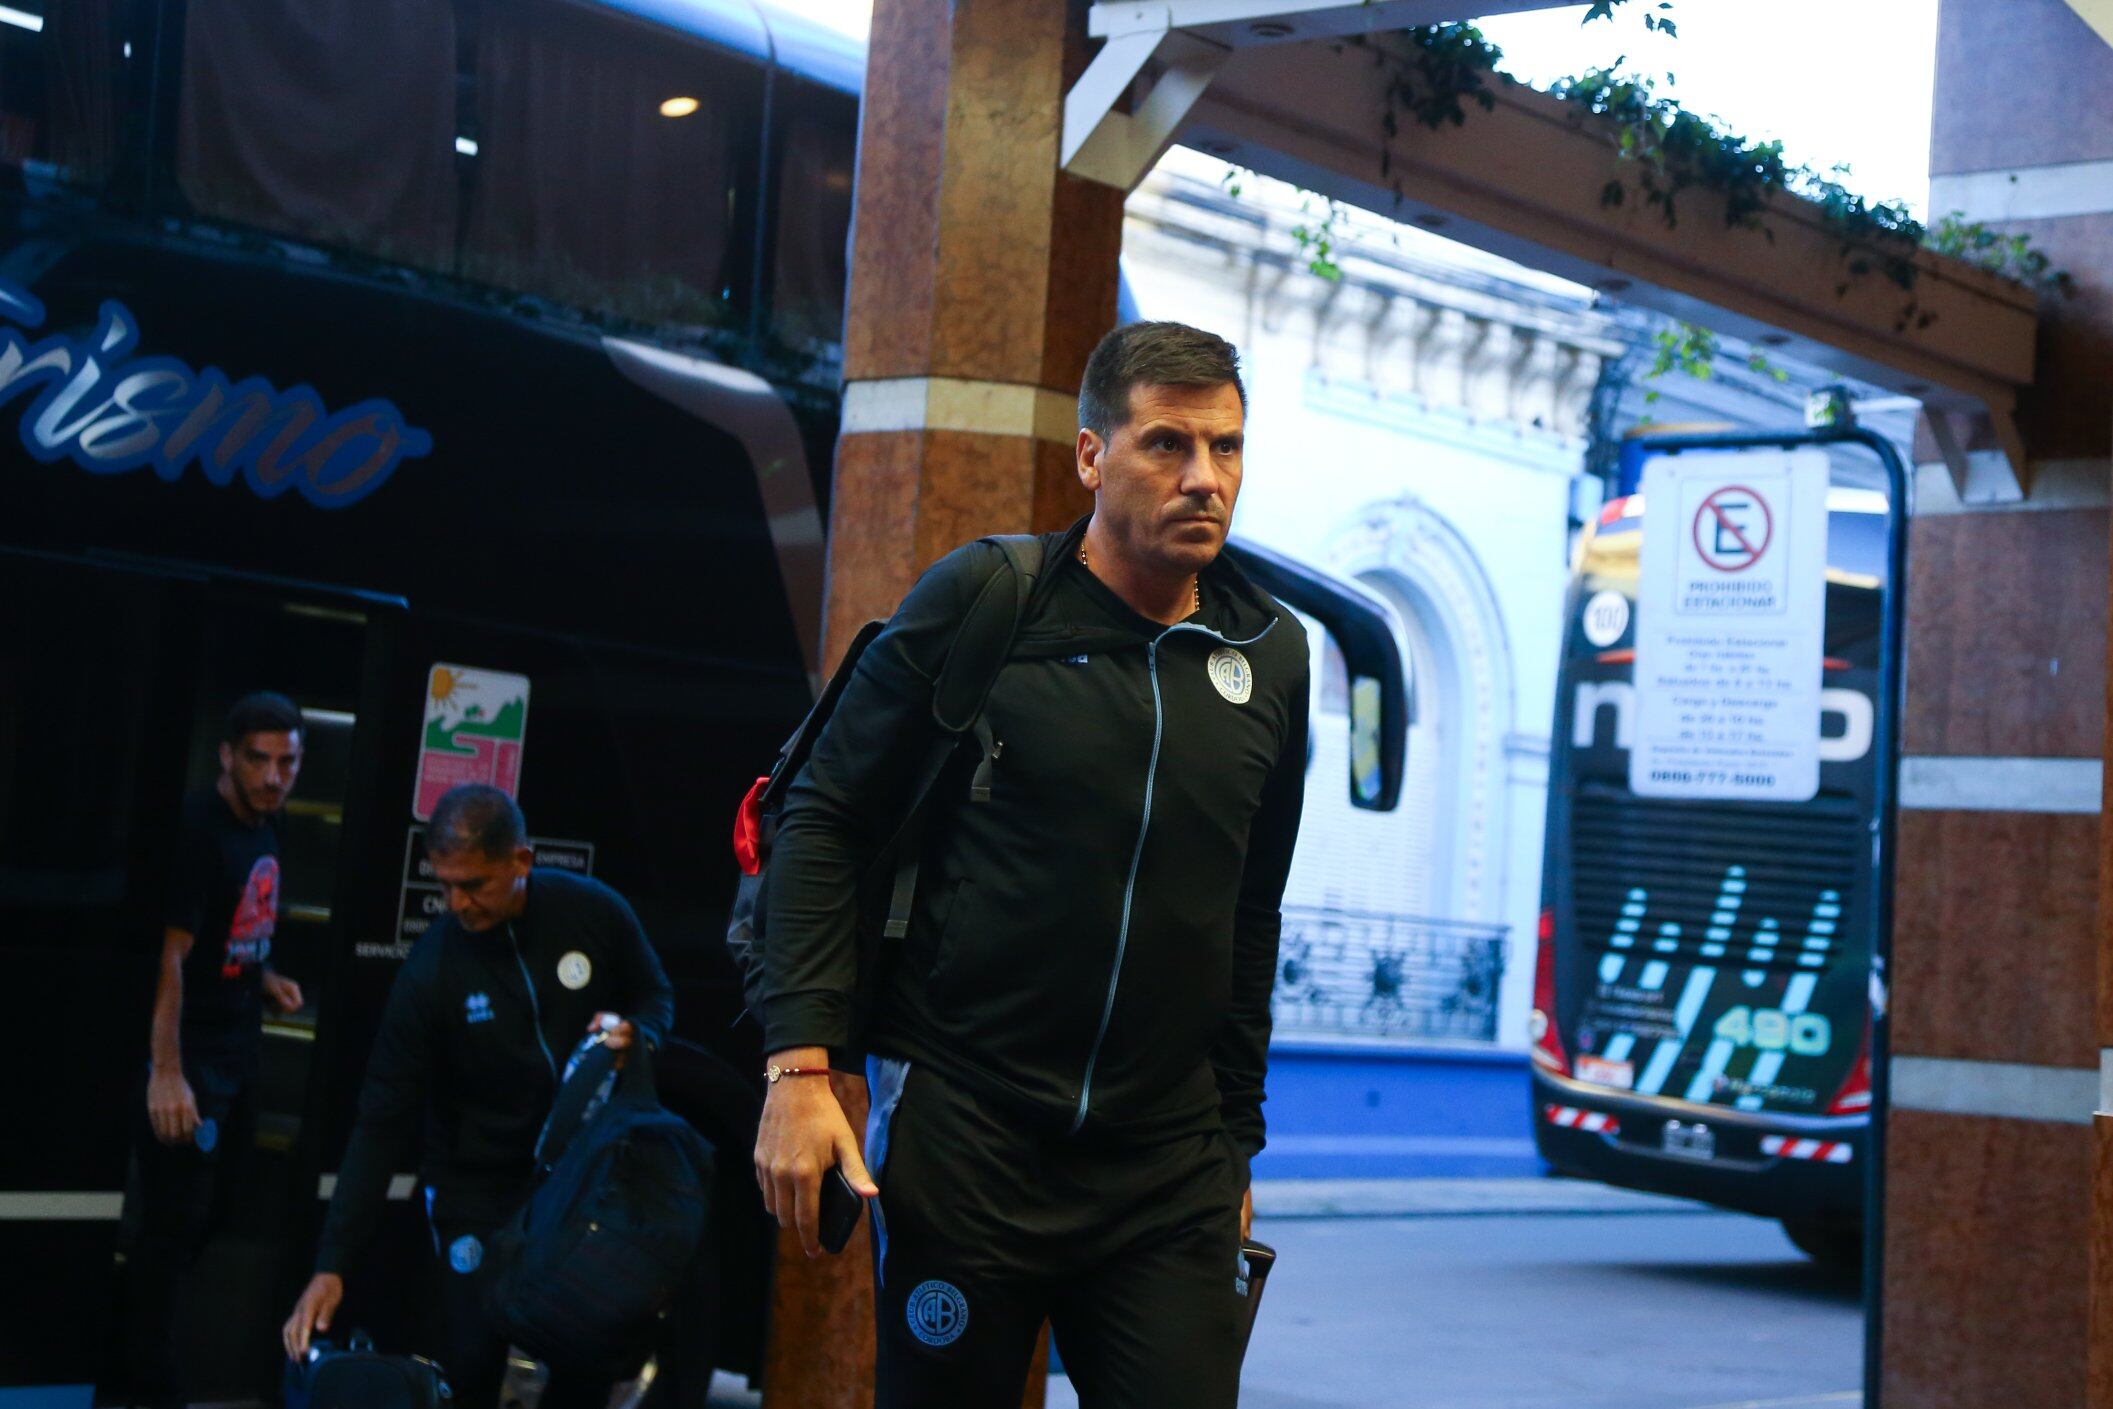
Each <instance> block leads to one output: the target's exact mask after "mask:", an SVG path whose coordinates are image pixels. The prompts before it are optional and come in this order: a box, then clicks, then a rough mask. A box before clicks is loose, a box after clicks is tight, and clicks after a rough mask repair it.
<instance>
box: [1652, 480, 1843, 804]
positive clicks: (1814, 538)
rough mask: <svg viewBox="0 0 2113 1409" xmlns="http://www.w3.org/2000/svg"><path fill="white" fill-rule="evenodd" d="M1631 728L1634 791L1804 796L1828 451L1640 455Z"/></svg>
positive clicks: (1816, 668) (1808, 790) (1823, 567)
mask: <svg viewBox="0 0 2113 1409" xmlns="http://www.w3.org/2000/svg"><path fill="white" fill-rule="evenodd" d="M1643 500H1644V511H1645V516H1644V531H1643V563H1642V578H1641V581H1640V582H1639V583H1638V587H1637V594H1636V701H1637V715H1636V735H1635V740H1634V743H1635V746H1634V747H1633V748H1632V749H1631V750H1630V752H1629V788H1630V790H1631V791H1632V792H1635V793H1637V794H1639V795H1640V796H1644V797H1685V798H1733V799H1738V800H1741V801H1748V802H1802V801H1804V800H1805V799H1807V798H1810V797H1811V796H1812V795H1813V794H1814V793H1816V792H1818V791H1819V782H1820V761H1819V743H1820V669H1821V661H1822V655H1823V651H1824V647H1825V635H1824V629H1825V623H1826V610H1827V455H1826V452H1825V451H1822V450H1817V449H1803V450H1750V451H1739V452H1717V453H1704V452H1699V451H1689V452H1687V453H1685V454H1681V455H1660V456H1656V457H1654V458H1652V459H1650V460H1648V461H1646V462H1645V464H1644V473H1643Z"/></svg>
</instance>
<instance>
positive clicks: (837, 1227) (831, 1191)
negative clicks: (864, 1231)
mask: <svg viewBox="0 0 2113 1409" xmlns="http://www.w3.org/2000/svg"><path fill="white" fill-rule="evenodd" d="M865 1209H866V1201H865V1200H864V1199H862V1198H860V1197H859V1196H858V1190H856V1189H854V1188H852V1187H851V1181H850V1180H849V1179H847V1178H845V1177H844V1168H843V1166H842V1165H837V1164H832V1165H830V1166H829V1172H828V1173H827V1174H825V1175H823V1176H822V1250H823V1251H824V1252H832V1253H837V1252H842V1251H843V1250H844V1245H845V1244H846V1243H848V1242H850V1241H851V1235H852V1233H853V1232H855V1231H856V1230H857V1228H858V1216H859V1215H860V1214H861V1213H863V1212H865Z"/></svg>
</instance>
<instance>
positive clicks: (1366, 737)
mask: <svg viewBox="0 0 2113 1409" xmlns="http://www.w3.org/2000/svg"><path fill="white" fill-rule="evenodd" d="M1382 700H1383V696H1382V694H1381V691H1380V684H1379V682H1378V681H1377V680H1375V679H1373V678H1372V677H1371V676H1369V675H1360V676H1358V677H1357V678H1356V679H1355V680H1353V681H1351V682H1350V801H1351V802H1352V803H1354V804H1355V805H1357V806H1359V807H1365V808H1376V807H1379V806H1381V805H1382V804H1381V802H1380V799H1381V798H1383V797H1385V796H1386V782H1385V777H1384V770H1383V769H1382V768H1381V766H1380V737H1381V725H1380V721H1381V719H1382V717H1383V708H1382Z"/></svg>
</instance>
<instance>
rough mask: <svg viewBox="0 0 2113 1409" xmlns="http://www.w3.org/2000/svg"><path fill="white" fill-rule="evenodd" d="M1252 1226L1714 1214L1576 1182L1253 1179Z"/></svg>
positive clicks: (1679, 1203)
mask: <svg viewBox="0 0 2113 1409" xmlns="http://www.w3.org/2000/svg"><path fill="white" fill-rule="evenodd" d="M1254 1191H1255V1217H1256V1218H1257V1219H1317V1218H1517V1217H1572V1218H1577V1217H1613V1216H1631V1217H1633V1216H1636V1215H1653V1216H1658V1217H1664V1216H1666V1215H1677V1214H1701V1213H1722V1212H1723V1211H1724V1210H1722V1209H1718V1208H1713V1207H1711V1206H1710V1205H1708V1204H1700V1203H1695V1202H1693V1201H1691V1200H1688V1199H1675V1198H1668V1197H1666V1196H1664V1195H1660V1194H1643V1193H1638V1192H1636V1191H1635V1190H1633V1189H1616V1188H1613V1187H1611V1186H1609V1185H1605V1184H1592V1183H1588V1182H1586V1181H1584V1180H1579V1179H1547V1178H1541V1179H1257V1180H1256V1181H1255V1184H1254Z"/></svg>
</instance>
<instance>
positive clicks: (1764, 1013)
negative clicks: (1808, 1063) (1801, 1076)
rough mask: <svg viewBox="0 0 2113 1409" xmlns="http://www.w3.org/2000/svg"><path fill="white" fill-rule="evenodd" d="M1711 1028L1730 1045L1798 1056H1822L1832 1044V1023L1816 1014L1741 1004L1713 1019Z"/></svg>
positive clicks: (1720, 1038) (1721, 1039)
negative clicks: (1714, 1021) (1786, 1051)
mask: <svg viewBox="0 0 2113 1409" xmlns="http://www.w3.org/2000/svg"><path fill="white" fill-rule="evenodd" d="M1714 1031H1715V1034H1716V1036H1717V1038H1718V1039H1719V1040H1720V1041H1724V1042H1729V1043H1731V1045H1732V1046H1734V1047H1758V1048H1759V1049H1760V1050H1762V1051H1763V1052H1781V1051H1785V1050H1788V1051H1790V1052H1791V1053H1793V1054H1794V1055H1796V1056H1800V1057H1823V1056H1825V1055H1826V1054H1827V1049H1828V1048H1829V1047H1831V1046H1832V1045H1834V1025H1833V1024H1832V1023H1830V1022H1828V1021H1827V1019H1826V1018H1824V1017H1823V1016H1821V1015H1820V1014H1818V1013H1786V1012H1784V1011H1783V1010H1782V1009H1781V1008H1748V1007H1746V1006H1745V1005H1744V1004H1743V1003H1742V1004H1741V1005H1740V1006H1738V1007H1736V1008H1734V1009H1732V1010H1731V1011H1730V1012H1728V1013H1726V1014H1725V1015H1724V1016H1723V1017H1721V1018H1719V1019H1717V1026H1716V1028H1715V1029H1714Z"/></svg>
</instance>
